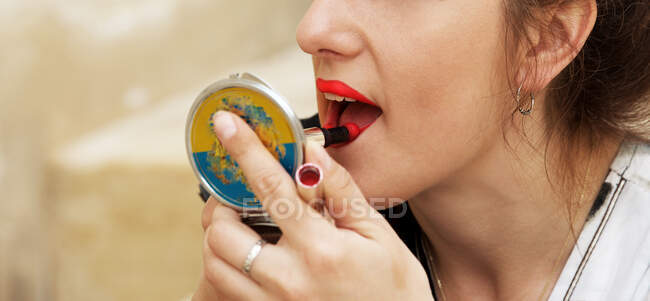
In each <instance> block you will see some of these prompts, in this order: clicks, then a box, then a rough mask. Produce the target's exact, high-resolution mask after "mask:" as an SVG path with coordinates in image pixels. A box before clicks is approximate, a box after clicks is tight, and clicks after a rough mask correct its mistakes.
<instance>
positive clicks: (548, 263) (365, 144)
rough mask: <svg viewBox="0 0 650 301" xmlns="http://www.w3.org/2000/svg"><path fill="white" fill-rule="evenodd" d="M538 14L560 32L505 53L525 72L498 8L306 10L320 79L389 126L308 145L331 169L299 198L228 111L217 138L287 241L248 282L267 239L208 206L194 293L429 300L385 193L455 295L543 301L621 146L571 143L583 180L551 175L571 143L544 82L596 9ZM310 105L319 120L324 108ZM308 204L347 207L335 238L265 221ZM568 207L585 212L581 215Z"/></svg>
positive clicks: (385, 3) (443, 5)
mask: <svg viewBox="0 0 650 301" xmlns="http://www.w3.org/2000/svg"><path fill="white" fill-rule="evenodd" d="M542 18H543V20H544V21H546V22H547V23H549V24H553V25H554V26H556V27H555V28H557V30H556V31H555V32H554V34H548V33H546V32H544V31H540V30H538V29H536V28H534V27H531V28H526V30H527V31H528V33H529V35H530V37H531V40H532V43H531V44H525V45H524V44H522V45H518V46H519V47H518V48H517V49H518V51H517V52H516V54H515V57H510V58H508V62H509V63H510V64H512V63H513V62H514V63H515V65H516V66H517V68H516V69H515V70H514V72H506V70H508V69H507V65H506V57H505V55H506V52H505V47H506V45H504V40H505V37H504V21H503V8H502V2H501V1H500V0H489V1H472V0H458V1H430V0H415V1H394V0H378V1H367V0H350V1H325V0H315V1H313V2H312V6H311V8H310V9H309V11H308V12H307V13H306V15H305V17H304V19H303V20H302V22H301V24H300V26H299V28H298V32H297V39H298V43H299V45H300V47H301V48H302V49H303V50H304V51H305V52H307V53H309V54H311V55H312V56H313V62H314V73H315V77H316V78H323V79H335V80H340V81H343V82H345V83H347V84H348V85H349V86H351V87H353V88H354V89H356V90H357V91H359V92H361V93H362V94H364V95H365V96H367V97H368V98H370V99H371V100H372V101H374V102H375V103H377V104H378V105H379V106H380V107H381V108H382V110H383V114H382V115H381V116H380V117H379V119H378V120H377V121H376V122H375V123H374V124H373V125H372V126H371V127H369V128H368V129H367V130H366V131H365V132H364V133H362V134H361V135H360V136H359V138H358V139H357V140H355V141H354V142H353V143H350V144H348V145H347V146H345V147H341V148H334V149H328V150H327V152H329V155H328V154H327V153H325V152H324V151H323V150H322V148H319V147H317V146H314V145H312V146H308V147H307V149H306V157H307V162H313V163H315V164H319V165H320V166H321V167H322V168H323V170H324V171H325V176H324V180H323V182H322V183H321V185H320V186H321V187H319V188H318V193H314V192H313V191H312V192H310V193H306V192H305V191H304V188H301V187H300V186H298V187H296V185H295V183H294V182H292V180H291V178H290V177H289V176H288V175H286V173H284V172H283V171H282V170H281V167H279V165H278V163H277V162H275V161H274V160H273V159H272V158H270V155H269V154H268V152H265V151H262V150H263V149H261V148H260V147H261V144H260V143H259V140H258V139H257V138H256V137H255V136H254V135H252V134H251V133H249V132H250V131H249V130H247V129H248V127H246V126H242V125H243V123H242V121H241V120H240V119H238V118H234V117H233V118H234V119H233V120H234V124H235V129H236V131H235V133H234V134H232V135H231V136H228V135H225V136H222V135H219V138H220V141H221V142H222V143H223V144H224V146H225V147H226V149H228V151H229V152H231V154H232V155H233V157H234V158H235V159H236V160H237V162H238V163H239V164H240V166H242V169H243V170H244V173H245V174H246V177H247V179H248V180H249V182H250V183H251V184H252V185H253V187H254V188H253V189H254V190H255V192H256V194H257V196H258V197H259V198H260V199H262V200H263V204H264V206H265V208H267V210H268V211H269V213H270V214H271V215H272V216H275V217H276V218H275V219H276V221H277V222H278V224H279V226H280V227H281V228H282V230H283V233H284V236H283V238H282V239H281V241H280V242H279V243H278V245H276V246H272V245H266V246H264V248H263V249H262V252H261V253H260V255H259V256H258V258H257V259H256V260H255V265H254V269H253V271H252V275H251V277H248V276H246V275H244V274H243V273H242V272H241V271H240V270H239V268H240V267H241V266H242V264H243V261H244V258H245V256H246V254H247V253H248V250H249V249H250V247H251V246H252V245H253V243H254V242H255V241H256V240H257V236H256V234H255V233H254V232H252V231H251V230H250V229H248V228H246V227H245V226H244V225H243V224H241V222H239V219H238V217H237V215H236V213H235V212H234V211H232V210H231V209H228V208H225V207H224V206H221V205H217V204H216V202H215V201H214V200H211V201H210V202H209V203H208V205H207V206H206V209H205V210H204V217H203V224H204V228H205V229H206V239H205V242H204V246H205V248H204V249H205V252H204V267H205V269H204V276H203V277H202V281H201V284H200V286H199V289H197V292H196V294H195V296H194V299H195V300H249V299H255V300H257V299H256V298H260V299H269V300H287V299H289V300H291V299H294V300H295V299H301V298H306V296H309V299H310V300H383V299H385V300H400V299H402V300H431V298H432V297H431V292H430V291H429V288H428V282H427V279H426V275H425V274H424V271H423V270H422V268H421V267H420V266H419V263H418V262H417V261H416V260H415V258H414V257H413V255H412V254H410V253H409V252H408V250H407V249H406V247H405V246H404V245H403V244H402V242H401V241H399V239H398V238H397V236H396V235H395V233H394V232H393V231H392V229H390V227H389V226H388V225H387V224H386V223H385V221H383V220H382V219H381V218H378V217H377V215H376V214H374V213H372V212H374V211H373V210H372V209H371V208H370V207H369V205H368V204H367V202H368V201H372V203H373V205H375V206H376V207H378V208H381V207H384V206H386V204H384V203H382V202H381V201H380V200H382V199H388V198H398V199H401V200H407V199H408V200H409V204H410V206H411V207H412V209H413V212H414V215H415V216H416V219H417V221H418V223H419V224H420V225H421V226H422V228H423V230H424V232H425V233H426V235H427V237H428V238H429V239H430V241H431V244H432V247H433V249H434V250H435V254H436V256H435V258H436V259H435V261H436V262H435V265H436V269H437V271H438V274H439V275H440V279H441V281H442V283H444V295H445V297H446V299H447V300H522V299H526V300H529V299H543V298H547V297H548V295H549V294H550V290H551V289H552V287H553V283H554V282H555V280H556V279H557V277H558V276H559V272H560V271H561V267H562V266H563V263H564V261H565V260H566V258H567V256H568V255H569V253H570V251H571V249H572V242H573V239H572V237H571V236H570V234H571V230H572V229H573V231H574V232H576V233H579V231H580V229H581V227H582V225H583V223H584V220H585V217H586V215H587V212H588V210H589V208H590V206H591V203H592V200H593V199H594V197H595V196H596V194H597V192H598V189H599V187H600V184H601V183H602V181H603V179H604V177H605V175H606V174H607V170H608V167H609V165H610V163H611V161H612V160H613V158H614V156H615V154H616V152H617V150H618V147H619V145H620V138H617V137H603V138H602V139H601V141H600V142H601V143H600V145H599V147H598V148H597V149H596V150H592V149H591V148H590V147H589V144H588V143H587V142H586V141H576V143H577V145H578V148H577V157H576V158H577V159H576V160H573V161H572V162H569V163H570V164H575V166H574V167H575V170H576V174H577V175H578V180H579V181H578V182H577V183H579V185H571V186H568V185H566V184H565V182H562V181H560V180H559V179H560V177H559V176H560V175H562V174H563V173H564V172H565V170H566V168H567V166H566V164H567V162H565V161H562V160H560V159H561V158H562V157H561V154H562V152H561V148H560V145H561V143H562V137H558V138H557V139H554V140H550V141H547V140H546V139H545V138H544V136H543V133H544V130H545V129H546V128H547V126H548V125H547V124H546V123H545V120H546V118H545V116H544V115H545V112H544V109H543V108H544V102H545V100H546V94H547V87H548V84H549V82H550V81H551V80H552V79H553V78H554V77H555V76H557V74H558V73H559V72H560V71H561V70H562V69H563V68H564V67H565V66H566V65H567V64H568V63H569V62H570V61H571V60H573V58H574V57H575V55H576V54H577V50H579V49H580V48H581V47H582V45H583V44H584V41H585V40H586V38H587V37H588V35H589V33H590V31H591V29H592V28H593V24H594V22H595V18H596V7H595V2H594V1H589V0H578V1H573V2H571V3H564V4H559V5H555V6H552V7H549V8H547V9H546V10H545V11H544V12H543V16H542ZM533 62H536V63H537V65H536V67H537V68H534V66H535V65H533ZM519 85H521V86H522V91H524V92H525V93H523V95H527V94H528V93H534V94H535V99H536V104H535V109H534V111H533V114H532V115H528V116H523V115H520V114H519V113H516V114H515V115H512V112H513V110H516V105H517V104H516V103H515V102H514V101H513V100H512V93H511V90H510V87H511V86H515V87H518V86H519ZM317 97H318V107H319V114H320V118H321V121H324V119H325V116H326V114H327V101H326V100H325V99H324V98H323V95H322V94H321V93H317ZM522 101H524V102H526V101H528V98H526V97H523V98H522ZM221 115H223V114H221ZM218 123H219V122H217V120H215V124H218ZM225 128H227V127H225ZM218 131H219V130H218ZM226 132H227V131H226ZM547 142H548V145H547ZM547 146H548V147H547ZM330 156H331V158H330ZM269 175H274V176H273V177H272V176H269ZM269 179H274V180H269ZM277 179H280V180H277ZM256 183H257V184H256ZM396 184H398V185H396ZM255 187H257V188H255ZM269 187H270V188H269ZM256 189H257V190H256ZM315 194H316V195H319V196H321V197H324V198H325V199H326V200H327V204H326V205H327V206H326V207H327V208H328V210H329V211H330V213H340V214H335V215H336V217H335V218H334V223H333V226H332V224H330V223H328V222H327V220H326V219H324V218H322V217H319V216H318V215H311V216H310V217H309V218H301V217H300V215H289V216H288V217H287V216H282V217H280V214H279V213H278V212H273V208H274V207H277V206H274V204H277V201H278V200H285V201H287V202H289V204H291V206H293V207H292V208H302V209H304V210H303V211H302V212H309V210H311V209H310V208H311V207H308V206H307V205H306V203H309V202H310V201H311V200H310V198H311V197H306V196H313V195H315ZM346 200H363V201H362V202H354V203H350V202H346ZM378 200H379V202H378ZM568 201H572V202H573V203H575V204H576V207H575V208H574V211H573V212H572V214H571V217H569V216H568V215H567V213H566V212H567V209H566V205H565V204H566V202H568ZM304 206H307V207H304ZM354 212H364V213H366V214H361V215H359V214H353V213H354ZM328 225H329V226H328ZM333 246H337V247H336V248H335V247H333ZM396 263H399V264H396ZM256 271H258V272H256ZM256 273H258V274H257V276H256ZM224 283H228V285H224ZM437 294H438V295H441V292H439V291H438V292H437Z"/></svg>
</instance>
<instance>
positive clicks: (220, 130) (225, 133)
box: [212, 111, 237, 139]
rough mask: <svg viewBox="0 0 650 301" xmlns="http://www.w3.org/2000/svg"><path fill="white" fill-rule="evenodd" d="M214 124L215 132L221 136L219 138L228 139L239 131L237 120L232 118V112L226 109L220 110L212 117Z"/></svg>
mask: <svg viewBox="0 0 650 301" xmlns="http://www.w3.org/2000/svg"><path fill="white" fill-rule="evenodd" d="M212 124H213V127H214V128H213V130H214V133H215V134H216V135H217V137H219V139H228V138H230V137H232V136H234V135H235V133H236V132H237V127H236V126H235V121H234V120H232V117H231V116H230V114H228V113H226V112H225V111H218V112H217V113H216V114H214V116H213V117H212Z"/></svg>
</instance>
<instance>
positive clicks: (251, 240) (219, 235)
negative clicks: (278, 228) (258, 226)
mask: <svg viewBox="0 0 650 301" xmlns="http://www.w3.org/2000/svg"><path fill="white" fill-rule="evenodd" d="M233 213H235V214H233ZM206 237H207V242H208V245H209V246H210V249H211V250H212V252H213V253H214V254H215V255H216V256H217V257H219V258H222V259H223V260H224V261H225V262H227V263H228V264H230V265H231V266H232V267H233V268H235V269H237V270H238V271H239V273H240V274H242V275H244V276H247V275H246V274H245V273H244V272H243V266H244V262H245V261H246V257H248V253H249V252H250V251H251V248H252V247H253V245H255V243H256V242H257V241H258V240H260V236H259V234H257V233H256V232H255V231H253V230H252V229H251V228H250V227H248V226H246V225H245V224H243V223H242V222H241V221H240V219H239V216H238V215H236V212H235V211H234V210H233V209H231V208H228V207H226V206H224V205H221V204H219V205H217V206H216V207H215V210H214V215H213V221H212V224H211V225H210V227H209V229H208V231H207V233H206ZM291 266H294V264H293V263H292V259H291V258H290V257H289V256H287V254H286V251H285V249H284V248H282V247H278V246H276V245H273V244H264V245H263V246H262V249H261V251H260V252H259V254H258V255H257V257H255V259H254V260H253V263H252V265H251V269H250V272H249V276H250V278H252V279H254V280H255V281H257V283H259V284H261V285H262V286H272V287H273V286H275V284H276V283H277V282H278V277H277V271H282V270H286V269H287V268H288V267H291Z"/></svg>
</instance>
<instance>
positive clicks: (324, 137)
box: [304, 123, 359, 147]
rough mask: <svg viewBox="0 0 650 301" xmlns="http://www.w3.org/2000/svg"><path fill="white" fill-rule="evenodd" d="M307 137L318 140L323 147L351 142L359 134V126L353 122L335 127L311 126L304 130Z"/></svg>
mask: <svg viewBox="0 0 650 301" xmlns="http://www.w3.org/2000/svg"><path fill="white" fill-rule="evenodd" d="M304 132H305V138H307V140H309V141H314V142H317V143H318V144H320V145H322V146H323V147H328V146H331V145H334V144H340V143H346V142H350V141H352V140H354V139H356V138H357V136H358V135H359V128H358V127H357V126H356V125H355V124H353V123H346V124H344V125H342V126H339V127H334V128H329V129H326V128H321V127H311V128H307V129H305V130H304Z"/></svg>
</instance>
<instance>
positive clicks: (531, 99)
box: [516, 82, 535, 115]
mask: <svg viewBox="0 0 650 301" xmlns="http://www.w3.org/2000/svg"><path fill="white" fill-rule="evenodd" d="M523 86H524V83H523V82H521V85H519V89H517V97H516V100H517V108H518V109H519V113H521V115H530V113H531V112H532V111H533V107H534V106H535V95H533V93H532V92H531V93H530V107H529V108H528V109H526V110H524V109H523V108H522V107H521V103H520V102H519V101H520V100H521V87H523Z"/></svg>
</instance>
